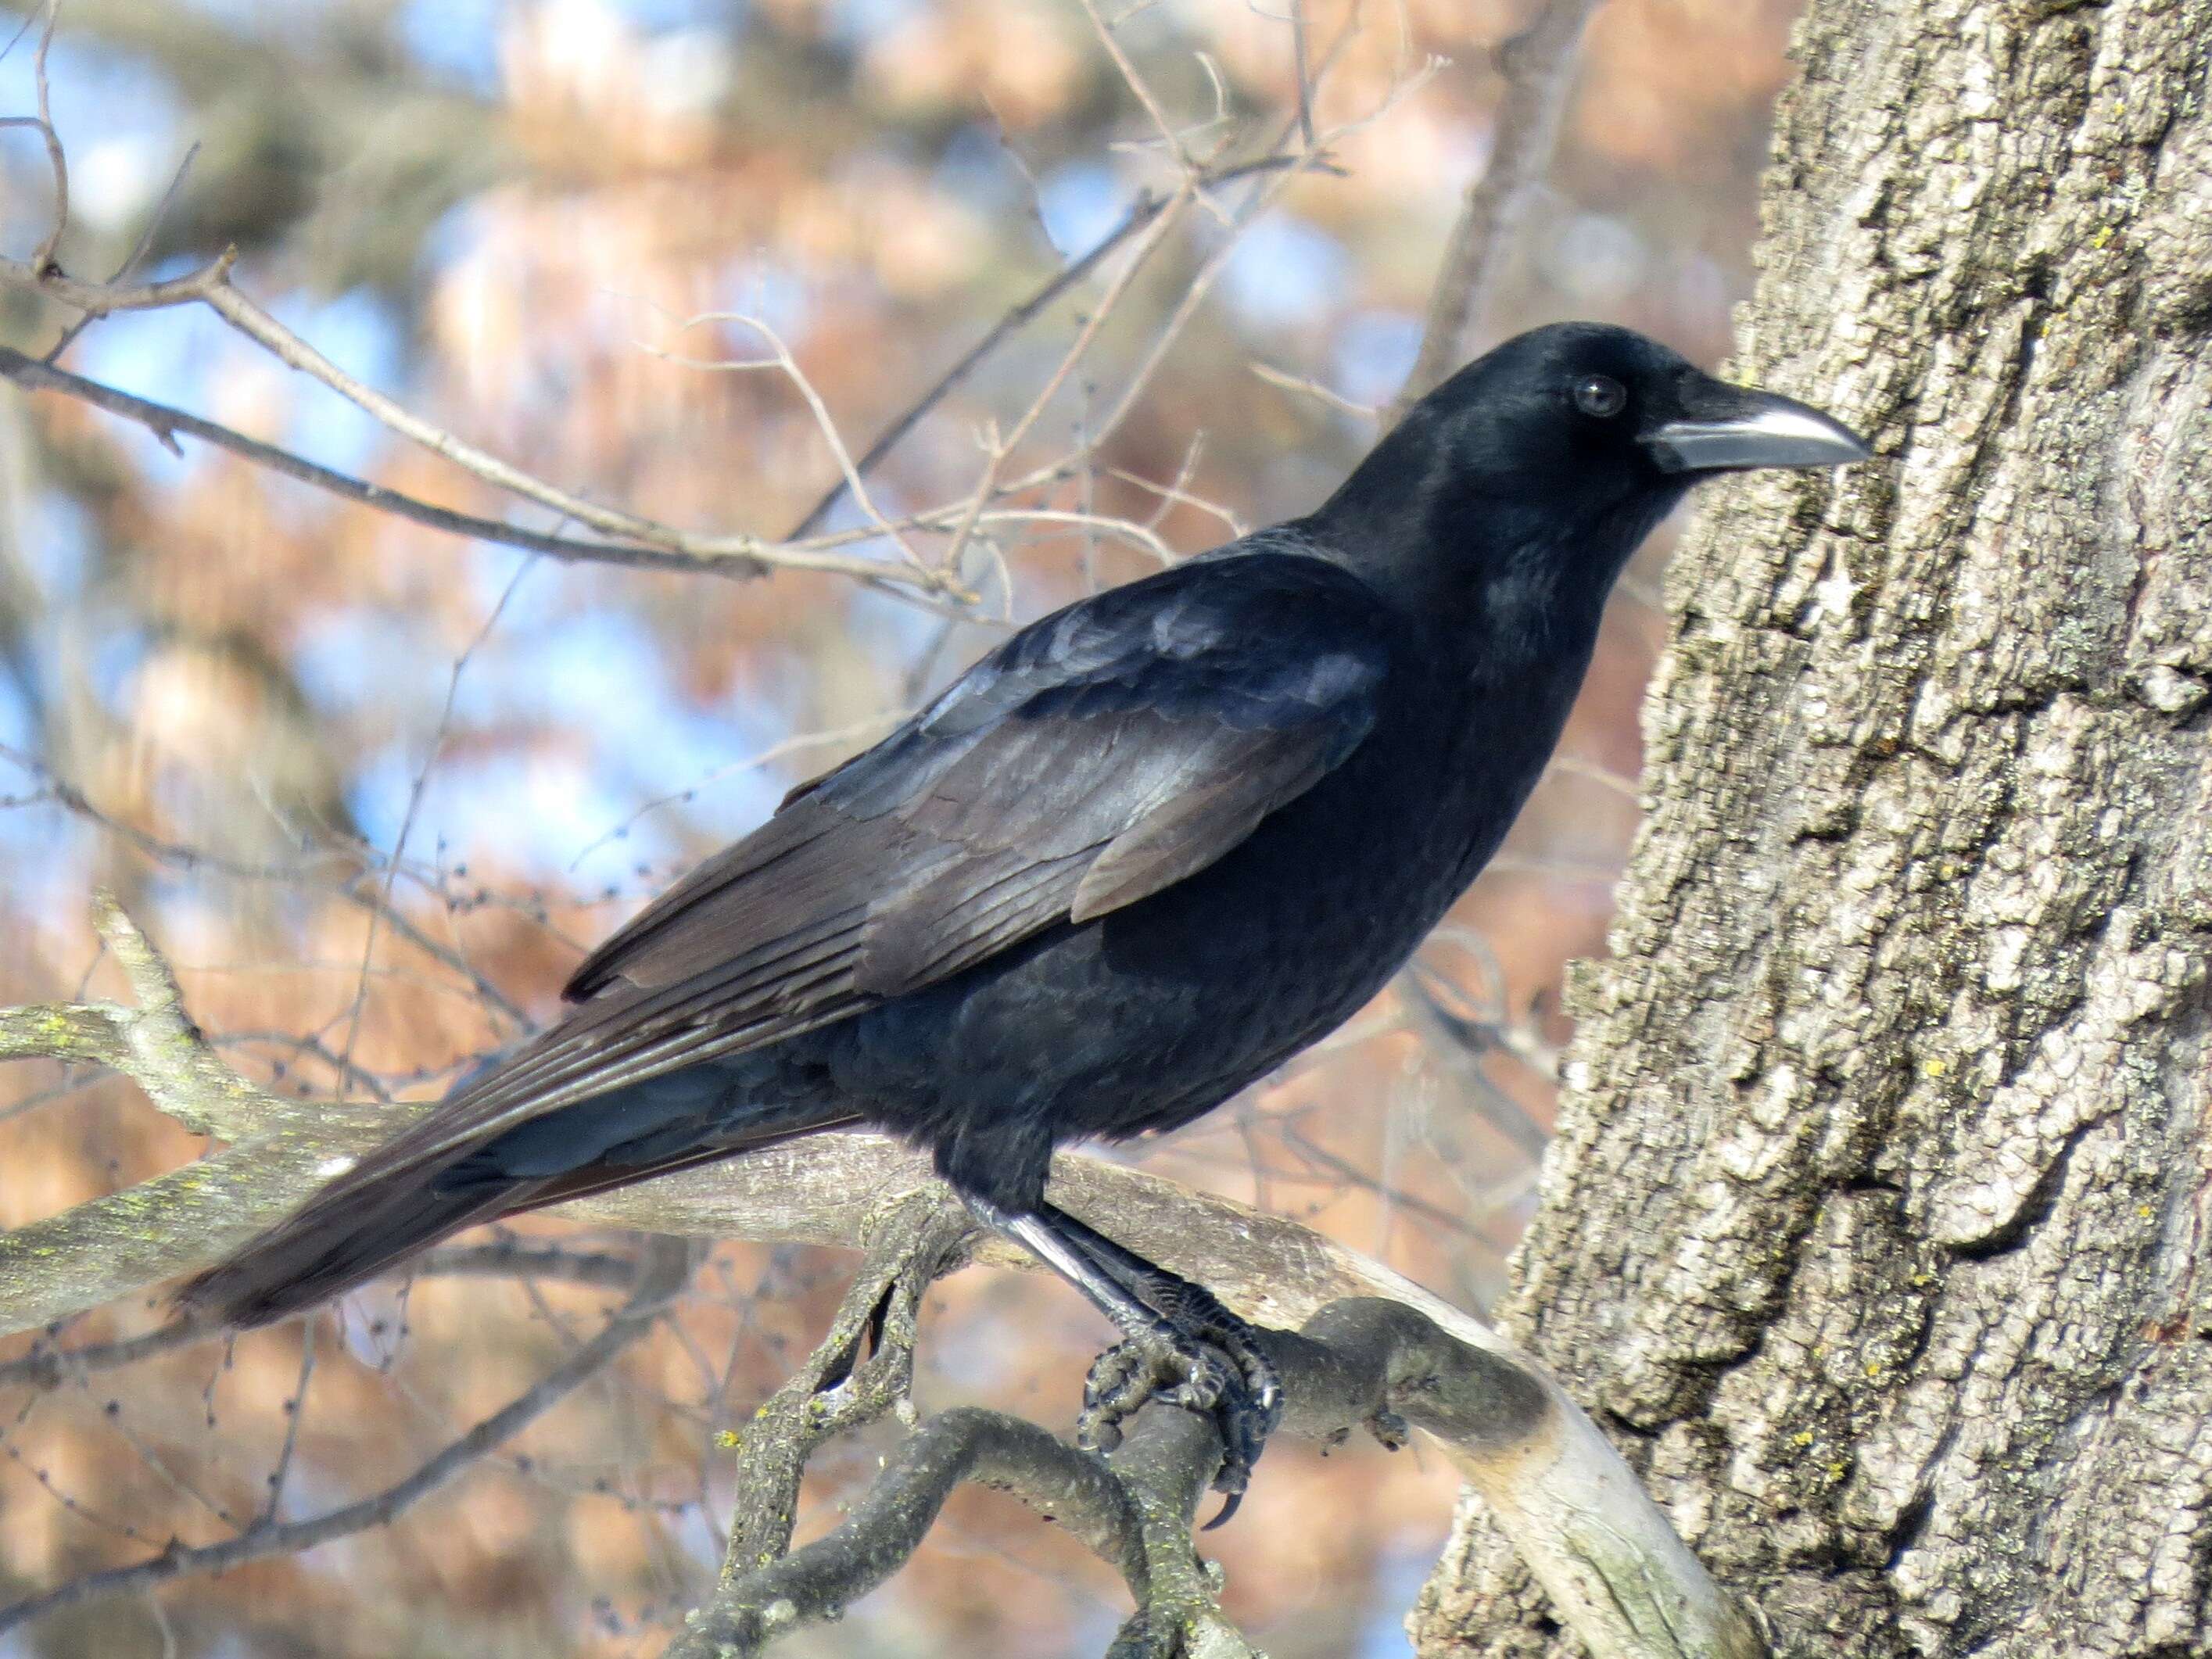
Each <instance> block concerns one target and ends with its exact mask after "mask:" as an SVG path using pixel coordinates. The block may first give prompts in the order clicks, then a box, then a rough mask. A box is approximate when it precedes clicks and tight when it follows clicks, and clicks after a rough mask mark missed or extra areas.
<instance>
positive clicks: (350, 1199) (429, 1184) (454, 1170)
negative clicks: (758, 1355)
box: [177, 1108, 853, 1329]
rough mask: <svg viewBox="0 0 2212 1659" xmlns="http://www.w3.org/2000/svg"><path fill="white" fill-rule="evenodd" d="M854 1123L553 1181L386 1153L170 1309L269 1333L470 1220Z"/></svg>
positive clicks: (493, 1158)
mask: <svg viewBox="0 0 2212 1659" xmlns="http://www.w3.org/2000/svg"><path fill="white" fill-rule="evenodd" d="M569 1110H571V1111H574V1110H576V1109H575V1108H570V1109H569ZM851 1121H853V1117H852V1115H851V1114H850V1113H849V1112H839V1111H832V1110H825V1111H823V1112H821V1113H819V1114H817V1115H810V1116H807V1117H805V1118H802V1119H800V1120H799V1121H795V1122H794V1121H789V1120H788V1119H787V1120H786V1121H783V1122H781V1123H779V1124H775V1125H774V1126H773V1127H770V1126H769V1125H763V1126H762V1127H759V1128H757V1129H756V1130H754V1131H753V1132H751V1133H747V1134H744V1135H743V1136H740V1137H724V1138H720V1139H717V1140H715V1141H714V1142H713V1143H711V1144H708V1145H704V1146H699V1145H694V1146H667V1147H666V1149H665V1152H663V1153H662V1155H660V1156H657V1157H649V1158H644V1159H641V1160H639V1161H635V1162H631V1161H627V1160H624V1159H622V1158H620V1157H619V1155H618V1154H617V1156H616V1157H608V1156H606V1155H605V1154H600V1155H599V1156H594V1157H591V1158H588V1159H587V1161H586V1162H584V1163H581V1164H579V1165H578V1166H577V1167H575V1168H573V1169H569V1170H558V1171H552V1170H546V1169H544V1167H543V1166H542V1164H532V1166H531V1167H528V1168H526V1169H515V1170H509V1169H507V1168H504V1167H502V1165H503V1162H504V1160H503V1159H502V1158H501V1152H500V1146H501V1143H500V1142H499V1141H497V1140H496V1139H495V1140H494V1141H493V1142H490V1143H488V1144H487V1145H485V1146H479V1147H477V1148H473V1149H471V1151H469V1152H465V1153H463V1154H461V1155H459V1156H451V1155H449V1156H448V1157H447V1158H445V1159H444V1160H443V1161H442V1162H437V1163H429V1164H426V1163H424V1162H422V1160H420V1159H419V1158H416V1157H413V1156H411V1155H410V1152H411V1149H410V1148H409V1147H407V1146H404V1145H402V1144H400V1143H393V1144H392V1145H390V1146H386V1147H384V1148H381V1149H380V1150H379V1151H377V1152H372V1153H370V1154H369V1155H368V1157H367V1158H363V1159H362V1162H361V1163H360V1164H358V1165H357V1166H356V1167H355V1168H354V1169H353V1170H349V1172H347V1173H346V1174H344V1175H342V1176H338V1177H337V1179H336V1180H334V1181H332V1182H331V1183H330V1184H329V1185H328V1186H326V1187H325V1188H322V1189H321V1190H320V1191H319V1192H317V1193H315V1194H313V1195H312V1196H311V1197H310V1198H309V1199H308V1200H307V1202H306V1203H305V1204H303V1205H301V1206H300V1208H299V1209H297V1210H295V1212H293V1213H292V1214H291V1215H289V1216H288V1217H287V1218H285V1219H283V1220H282V1221H280V1222H278V1223H277V1224H276V1225H275V1226H273V1227H270V1228H269V1229H268V1230H266V1231H264V1232H261V1233H258V1234H256V1235H255V1236H254V1237H252V1238H250V1239H248V1240H247V1241H246V1243H244V1244H242V1245H240V1247H239V1248H238V1249H235V1250H234V1251H233V1252H231V1254H230V1255H228V1256H226V1257H224V1258H223V1259H222V1261H218V1262H217V1263H216V1265H215V1266H214V1267H210V1268H209V1269H208V1270H207V1271H206V1272H205V1273H201V1274H200V1275H199V1276H198V1277H197V1278H196V1279H191V1280H189V1281H188V1282H187V1283H186V1284H185V1286H184V1288H183V1289H182V1290H181V1291H179V1292H178V1294H177V1301H178V1303H179V1306H180V1307H181V1308H182V1309H183V1310H185V1313H186V1314H188V1315H189V1316H191V1317H194V1318H197V1319H205V1320H209V1321H211V1322H221V1323H222V1324H225V1325H229V1326H233V1327H236V1328H240V1329H245V1328H252V1327H253V1326H256V1325H266V1324H269V1323H270V1322H272V1321H275V1320H278V1319H283V1318H284V1317H286V1316H288V1315H291V1314H295V1313H300V1312H302V1311H304V1310H307V1309H308V1308H311V1307H313V1306H314V1305H315V1304H317V1303H319V1302H322V1301H325V1300H327V1299H328V1298H329V1297H334V1296H339V1295H342V1294H343V1293H344V1292H345V1291H349V1290H352V1289H353V1288H354V1287H355V1286H356V1285H362V1284H365V1283H367V1282H368V1280H370V1279H374V1278H375V1277H376V1276H377V1275H378V1274H380V1273H384V1272H385V1271H386V1270H387V1269H389V1268H391V1267H396V1266H398V1264H399V1263H400V1262H402V1261H405V1260H406V1259H407V1258H408V1257H410V1256H411V1255H414V1254H415V1253H416V1251H418V1250H421V1249H427V1248H428V1246H430V1245H432V1244H435V1243H437V1242H438V1241H439V1240H440V1239H441V1238H443V1237H446V1236H447V1234H449V1233H456V1232H459V1231H460V1230H461V1229H462V1228H464V1227H468V1226H473V1225H476V1224H477V1223H478V1222H483V1221H495V1220H497V1219H498V1218H501V1216H508V1215H515V1214H518V1213H520V1212H523V1211H526V1210H537V1209H542V1208H544V1207H545V1206H547V1205H550V1204H561V1203H565V1202H567V1201H568V1200H570V1199H572V1198H582V1197H585V1196H587V1195H589V1194H593V1193H600V1192H605V1191H608V1190H610V1189H611V1188H617V1187H628V1186H633V1185H635V1183H637V1182H641V1181H647V1180H650V1179H652V1178H653V1176H660V1175H666V1174H668V1173H670V1172H671V1171H673V1170H682V1169H688V1168H690V1166H692V1165H693V1164H709V1163H715V1162H719V1161H720V1160H721V1159H723V1158H731V1157H734V1156H736V1155H737V1154H738V1153H741V1152H758V1151H760V1150H761V1149H763V1147H768V1146H776V1145H779V1144H781V1142H783V1141H787V1140H792V1139H797V1138H799V1136H802V1135H808V1134H814V1133H819V1132H820V1131H822V1130H823V1129H829V1128H834V1127H840V1126H842V1125H843V1124H846V1123H849V1122H851Z"/></svg>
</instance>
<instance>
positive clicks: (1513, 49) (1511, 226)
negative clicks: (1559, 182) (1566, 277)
mask: <svg viewBox="0 0 2212 1659" xmlns="http://www.w3.org/2000/svg"><path fill="white" fill-rule="evenodd" d="M1599 3H1600V0H1545V4H1544V9H1542V10H1541V11H1540V12H1538V13H1537V14H1536V16H1535V19H1534V21H1532V22H1531V23H1530V24H1529V25H1528V27H1527V28H1525V29H1523V30H1522V32H1521V33H1518V34H1516V35H1515V36H1514V37H1513V38H1512V39H1511V40H1508V41H1506V42H1505V44H1504V46H1500V47H1499V48H1498V70H1499V71H1500V72H1501V73H1502V74H1503V75H1504V77H1505V97H1504V101H1503V102H1502V103H1501V104H1500V106H1499V107H1498V118H1497V121H1496V122H1495V123H1494V124H1493V125H1492V129H1491V131H1492V133H1493V134H1494V135H1495V136H1494V137H1493V140H1492V147H1491V151H1490V164H1489V166H1487V167H1485V168H1484V169H1483V171H1482V175H1481V177H1480V178H1479V179H1475V180H1474V183H1472V184H1470V185H1468V190H1467V197H1466V200H1465V202H1464V203H1463V204H1462V206H1461V208H1460V214H1459V219H1458V221H1457V222H1455V224H1454V225H1453V226H1452V229H1451V235H1450V237H1449V239H1448V240H1446V242H1445V244H1444V257H1443V264H1442V265H1441V266H1440V267H1439V268H1438V270H1437V281H1436V286H1435V287H1434V289H1431V293H1430V295H1429V315H1428V321H1427V323H1426V324H1425V325H1424V327H1423V330H1422V333H1421V349H1420V351H1419V354H1418V355H1417V356H1415V357H1414V359H1413V369H1412V371H1411V372H1410V373H1409V374H1407V376H1406V384H1405V386H1403V387H1402V388H1401V390H1400V392H1399V393H1398V397H1397V399H1396V401H1395V403H1394V404H1392V405H1391V409H1390V418H1389V424H1390V425H1393V426H1395V425H1396V424H1397V423H1398V422H1399V421H1400V420H1401V419H1403V418H1404V416H1405V413H1406V410H1408V409H1409V408H1411V407H1412V406H1413V404H1415V403H1416V402H1418V401H1419V399H1420V398H1423V397H1425V396H1426V395H1427V394H1428V393H1429V392H1432V391H1434V390H1435V389H1436V387H1437V386H1438V385H1440V384H1442V382H1443V379H1444V377H1445V376H1446V375H1448V374H1450V373H1451V372H1452V370H1453V369H1455V368H1457V367H1458V366H1459V365H1460V364H1461V363H1462V362H1466V361H1467V360H1468V358H1469V357H1471V356H1474V348H1475V345H1476V344H1477V340H1476V335H1475V331H1476V330H1478V329H1479V328H1480V327H1481V325H1482V319H1483V313H1484V310H1485V307H1486V305H1487V303H1488V301H1489V300H1490V297H1491V295H1492V291H1493V290H1494V289H1496V288H1497V286H1498V276H1499V274H1500V273H1501V272H1502V271H1503V270H1504V268H1505V260H1506V257H1507V255H1508V254H1509V253H1510V252H1511V251H1512V245H1513V233H1514V231H1515V230H1516V228H1518V227H1519V225H1520V222H1521V219H1522V215H1523V214H1524V213H1525V212H1526V211H1527V210H1528V201H1529V198H1530V197H1532V196H1533V195H1534V193H1535V190H1536V186H1537V185H1539V184H1540V183H1541V182H1542V179H1543V177H1544V173H1545V172H1546V171H1547V169H1548V168H1549V167H1550V166H1551V163H1552V152H1553V150H1554V149H1557V148H1558V146H1559V123H1560V119H1561V118H1562V117H1563V116H1564V115H1565V112H1566V106H1567V94H1568V92H1569V91H1570V90H1571V88H1572V87H1573V85H1574V70H1575V57H1576V51H1577V47H1578V46H1580V45H1581V43H1582V36H1583V25H1584V24H1585V23H1587V22H1588V21H1589V15H1590V14H1591V13H1592V12H1594V11H1595V10H1596V9H1597V8H1598V5H1599Z"/></svg>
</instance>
